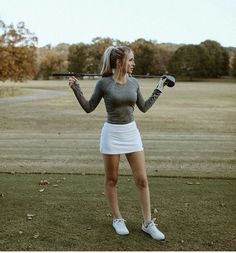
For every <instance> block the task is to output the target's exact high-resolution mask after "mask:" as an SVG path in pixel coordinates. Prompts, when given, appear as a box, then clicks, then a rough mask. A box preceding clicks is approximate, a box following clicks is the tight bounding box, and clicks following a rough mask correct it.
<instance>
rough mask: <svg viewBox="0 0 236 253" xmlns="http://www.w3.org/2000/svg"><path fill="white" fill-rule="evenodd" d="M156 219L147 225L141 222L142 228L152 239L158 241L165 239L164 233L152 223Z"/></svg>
mask: <svg viewBox="0 0 236 253" xmlns="http://www.w3.org/2000/svg"><path fill="white" fill-rule="evenodd" d="M155 220H156V219H155V218H154V219H153V220H151V222H150V223H149V224H148V225H145V224H144V223H143V224H142V230H143V231H144V232H145V233H147V234H149V235H150V236H151V237H152V238H153V239H155V240H158V241H163V240H165V235H164V234H163V233H162V232H161V231H160V230H159V229H158V228H157V227H156V224H155V223H154V221H155Z"/></svg>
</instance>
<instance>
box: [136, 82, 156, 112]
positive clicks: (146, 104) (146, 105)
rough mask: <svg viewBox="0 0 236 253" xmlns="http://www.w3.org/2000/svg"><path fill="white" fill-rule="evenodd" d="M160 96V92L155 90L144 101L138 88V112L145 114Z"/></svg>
mask: <svg viewBox="0 0 236 253" xmlns="http://www.w3.org/2000/svg"><path fill="white" fill-rule="evenodd" d="M160 94H161V91H160V90H158V89H155V90H154V91H153V93H152V95H151V96H150V97H149V98H148V99H147V100H146V101H145V100H144V98H143V96H142V93H141V92H140V88H139V87H138V91H137V101H136V104H137V106H138V108H139V110H140V111H141V112H146V111H147V110H149V109H150V108H151V107H152V106H153V104H154V103H155V102H156V100H157V99H158V97H159V96H160Z"/></svg>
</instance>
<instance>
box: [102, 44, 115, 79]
mask: <svg viewBox="0 0 236 253" xmlns="http://www.w3.org/2000/svg"><path fill="white" fill-rule="evenodd" d="M114 49H115V47H114V46H110V47H108V48H107V49H106V50H105V52H104V54H103V57H102V70H101V75H102V76H110V75H112V74H113V72H112V67H113V68H114V66H111V52H112V50H114Z"/></svg>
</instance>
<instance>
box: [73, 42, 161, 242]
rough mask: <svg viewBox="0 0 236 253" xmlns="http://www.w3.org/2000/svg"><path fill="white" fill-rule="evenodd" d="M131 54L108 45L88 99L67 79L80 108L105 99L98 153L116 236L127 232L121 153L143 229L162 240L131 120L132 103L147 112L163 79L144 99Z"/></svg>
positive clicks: (134, 127) (133, 122)
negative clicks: (120, 181)
mask: <svg viewBox="0 0 236 253" xmlns="http://www.w3.org/2000/svg"><path fill="white" fill-rule="evenodd" d="M134 66H135V63H134V54H133V52H132V50H131V49H130V48H129V47H126V46H121V47H114V46H110V47H108V48H107V49H106V50H105V52H104V55H103V65H102V70H101V74H102V76H103V77H102V79H100V80H99V81H98V82H97V84H96V87H95V89H94V92H93V94H92V96H91V98H90V99H89V100H87V99H86V98H85V97H84V96H83V93H82V91H81V88H80V86H79V83H78V80H77V79H76V78H75V77H70V78H69V85H70V87H71V88H72V90H73V91H74V93H75V96H76V98H77V99H78V101H79V103H80V105H81V106H82V108H83V109H84V110H85V111H86V112H87V113H90V112H92V111H93V110H94V109H95V108H96V107H97V105H98V104H99V102H100V101H101V99H102V98H103V99H104V101H105V106H106V111H107V122H105V123H104V126H103V128H102V132H101V138H100V152H101V153H102V155H103V161H104V169H105V194H106V197H107V200H108V203H109V206H110V208H111V212H112V215H113V222H112V225H113V227H114V229H115V231H116V233H117V234H119V235H128V234H129V231H128V229H127V227H126V224H125V220H124V219H123V218H122V215H121V212H120V210H119V206H118V197H117V188H116V186H117V181H118V168H119V161H120V155H121V154H125V155H126V158H127V160H128V162H129V164H130V167H131V169H132V172H133V176H134V181H135V184H136V186H137V189H138V194H139V200H140V205H141V210H142V215H143V219H144V222H143V223H142V230H143V231H144V232H146V233H148V234H150V235H151V237H152V238H153V239H156V240H164V239H165V236H164V234H163V233H162V232H161V231H159V230H158V229H157V227H156V224H155V223H154V220H152V219H151V205H150V194H149V187H148V180H147V174H146V168H145V158H144V151H143V145H142V140H141V137H140V133H139V130H138V129H137V126H136V123H135V121H134V116H133V111H134V106H135V104H136V105H137V106H138V108H139V109H140V110H141V111H142V112H146V111H147V110H148V109H149V108H150V107H151V106H152V105H153V104H154V103H155V101H156V100H157V98H158V97H159V95H160V94H161V92H162V90H163V87H164V83H165V78H164V77H163V78H161V79H160V81H159V82H158V85H157V87H156V89H154V91H153V93H152V95H151V96H150V97H149V98H148V99H147V100H146V101H145V100H144V99H143V96H142V94H141V92H140V88H139V84H138V82H137V80H136V79H134V78H133V77H131V76H130V75H131V74H132V72H133V69H134Z"/></svg>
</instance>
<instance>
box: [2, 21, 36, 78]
mask: <svg viewBox="0 0 236 253" xmlns="http://www.w3.org/2000/svg"><path fill="white" fill-rule="evenodd" d="M36 43H37V37H35V36H34V34H32V33H31V32H30V31H29V30H28V29H27V28H26V27H25V24H24V22H19V23H18V24H17V25H16V27H14V26H13V25H6V24H5V23H4V22H3V21H1V20H0V59H1V61H0V80H1V81H5V80H7V79H10V80H12V81H23V80H25V79H29V78H32V77H33V76H34V75H35V73H36V64H37V61H36V60H37V55H36Z"/></svg>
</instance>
